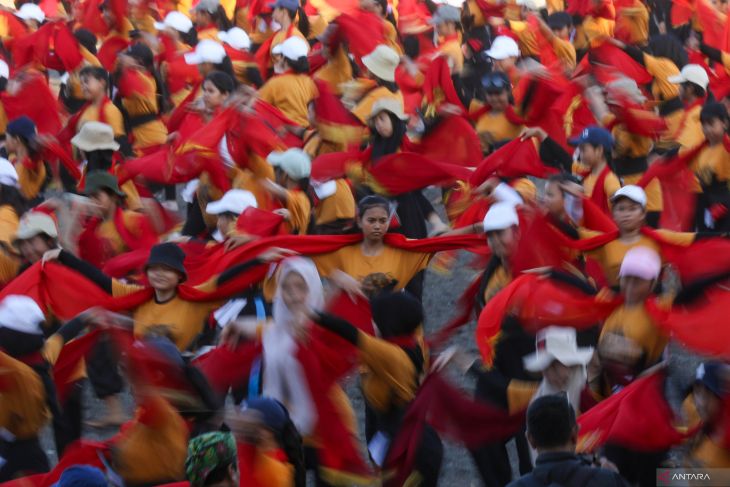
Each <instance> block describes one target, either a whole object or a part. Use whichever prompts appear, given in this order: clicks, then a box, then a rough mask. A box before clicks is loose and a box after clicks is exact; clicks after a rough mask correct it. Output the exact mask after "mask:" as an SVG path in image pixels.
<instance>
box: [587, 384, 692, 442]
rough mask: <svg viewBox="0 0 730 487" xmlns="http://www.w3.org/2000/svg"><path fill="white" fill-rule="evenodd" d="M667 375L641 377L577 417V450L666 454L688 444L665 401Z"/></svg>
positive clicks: (685, 434)
mask: <svg viewBox="0 0 730 487" xmlns="http://www.w3.org/2000/svg"><path fill="white" fill-rule="evenodd" d="M665 378H666V372H665V371H664V370H659V371H656V372H654V373H652V374H650V375H647V376H645V377H640V378H638V379H636V380H635V381H634V382H632V383H631V384H629V385H628V386H626V387H625V388H623V389H622V390H621V391H619V392H618V393H616V394H614V395H612V396H611V397H609V398H608V399H604V400H603V401H601V402H599V403H598V404H597V405H596V406H594V407H592V408H591V409H589V410H588V411H587V412H585V413H583V414H581V415H580V416H579V417H578V425H579V427H580V429H579V432H578V434H579V437H578V450H579V451H582V452H592V451H595V450H597V449H598V448H600V447H601V446H602V445H605V444H606V443H610V444H614V445H619V446H623V447H625V448H630V449H631V450H636V451H646V452H654V451H663V450H667V449H669V448H671V447H672V446H674V445H677V444H679V443H681V442H682V441H684V440H686V439H687V438H688V437H689V436H690V434H689V433H683V432H681V431H678V430H677V429H676V428H675V427H674V426H673V424H674V423H675V421H676V418H675V417H674V414H673V413H672V409H671V407H670V406H669V404H668V403H667V400H666V398H665V397H664V380H665Z"/></svg>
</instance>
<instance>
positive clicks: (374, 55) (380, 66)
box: [362, 44, 400, 81]
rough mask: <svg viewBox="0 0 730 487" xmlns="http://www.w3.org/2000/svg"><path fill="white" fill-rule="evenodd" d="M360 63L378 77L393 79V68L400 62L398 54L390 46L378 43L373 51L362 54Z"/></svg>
mask: <svg viewBox="0 0 730 487" xmlns="http://www.w3.org/2000/svg"><path fill="white" fill-rule="evenodd" d="M362 63H363V65H364V66H365V67H366V68H368V70H369V71H370V72H371V73H373V74H374V75H375V76H377V77H378V78H380V79H382V80H385V81H395V70H396V68H398V65H399V64H400V56H399V55H398V53H397V52H395V51H394V50H393V49H392V48H390V47H388V46H386V45H385V44H380V45H379V46H377V47H376V48H375V49H374V50H373V52H371V53H370V54H368V55H367V56H363V58H362Z"/></svg>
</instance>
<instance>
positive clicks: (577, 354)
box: [522, 326, 593, 372]
mask: <svg viewBox="0 0 730 487" xmlns="http://www.w3.org/2000/svg"><path fill="white" fill-rule="evenodd" d="M535 344H536V350H535V353H533V354H530V355H527V356H526V357H523V359H522V361H523V362H524V364H525V369H527V370H529V371H530V372H542V371H543V370H545V369H547V368H548V366H549V365H550V364H551V363H553V360H557V361H558V362H560V363H561V364H563V365H565V366H566V367H572V366H574V365H584V366H585V365H586V364H588V362H590V361H591V357H592V356H593V348H591V347H586V348H578V342H577V340H576V336H575V328H564V327H559V326H549V327H547V328H545V329H542V330H540V331H538V332H537V338H536V340H535Z"/></svg>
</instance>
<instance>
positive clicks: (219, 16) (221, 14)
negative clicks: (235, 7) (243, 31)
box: [207, 5, 233, 30]
mask: <svg viewBox="0 0 730 487" xmlns="http://www.w3.org/2000/svg"><path fill="white" fill-rule="evenodd" d="M207 13H208V14H209V15H210V18H211V19H213V23H215V25H216V27H218V30H230V29H231V27H233V25H232V24H231V21H230V20H228V15H226V10H225V9H224V8H223V5H218V8H217V9H216V11H215V12H214V13H210V12H207Z"/></svg>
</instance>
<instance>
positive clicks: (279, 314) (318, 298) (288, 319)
mask: <svg viewBox="0 0 730 487" xmlns="http://www.w3.org/2000/svg"><path fill="white" fill-rule="evenodd" d="M292 272H295V273H297V274H299V275H300V276H301V277H302V279H304V282H305V283H306V284H307V288H308V289H309V295H308V296H307V305H308V306H309V307H311V308H314V309H321V308H322V307H323V306H324V290H323V288H322V281H321V280H320V277H319V273H318V272H317V268H316V267H315V265H314V263H313V262H312V261H311V260H310V259H305V258H303V257H291V258H289V259H286V260H284V261H282V263H281V264H280V269H279V275H278V277H277V287H276V293H275V294H274V301H273V306H272V310H271V311H272V318H273V324H272V325H271V326H269V327H267V328H266V330H265V331H264V335H263V346H264V385H263V395H264V396H267V397H271V398H274V399H277V400H279V401H281V402H282V403H283V404H284V405H286V407H287V408H288V409H289V415H290V416H291V419H292V421H293V422H294V425H295V426H296V427H297V429H298V430H299V432H300V433H301V434H302V435H305V436H306V435H309V434H311V433H312V432H313V430H314V426H315V425H316V421H317V411H316V409H315V406H314V401H313V400H312V395H311V392H310V391H309V386H308V384H307V378H306V377H305V375H304V372H303V370H302V366H301V364H300V363H299V361H298V360H297V357H296V350H297V342H296V339H295V337H294V331H295V328H296V327H297V326H298V324H297V320H298V319H299V318H300V317H298V316H296V315H295V314H293V313H292V312H291V311H290V310H289V308H288V307H287V305H286V304H285V303H284V298H283V297H282V295H281V284H282V282H284V279H285V278H286V277H287V276H288V275H289V274H290V273H292Z"/></svg>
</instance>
